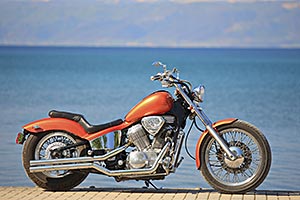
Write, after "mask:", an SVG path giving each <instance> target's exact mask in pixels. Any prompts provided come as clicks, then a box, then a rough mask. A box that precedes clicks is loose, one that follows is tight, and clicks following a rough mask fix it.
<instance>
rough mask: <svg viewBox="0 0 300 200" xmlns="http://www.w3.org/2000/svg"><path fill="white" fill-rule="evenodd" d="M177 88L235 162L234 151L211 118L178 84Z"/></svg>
mask: <svg viewBox="0 0 300 200" xmlns="http://www.w3.org/2000/svg"><path fill="white" fill-rule="evenodd" d="M176 88H177V90H178V91H179V93H180V94H181V95H182V97H183V98H184V100H185V101H186V102H187V103H188V104H189V105H190V106H191V107H192V111H194V112H195V113H196V115H197V116H198V118H199V119H200V120H201V122H202V123H203V124H204V126H205V127H206V129H207V130H208V132H209V133H210V134H211V136H212V137H213V138H215V139H216V141H217V142H218V143H219V144H220V146H221V147H222V149H223V150H224V151H225V152H226V154H227V155H228V156H229V158H230V159H231V160H235V159H236V156H235V155H234V154H233V153H232V151H231V150H230V149H229V147H228V145H227V144H226V142H225V141H224V139H223V137H221V136H220V135H219V134H218V133H217V132H216V131H215V129H214V128H213V127H212V122H211V121H210V120H209V118H208V117H207V116H206V115H205V113H204V111H203V110H202V109H201V108H200V109H198V108H197V106H196V105H195V104H194V103H193V102H192V100H191V99H190V98H189V97H188V96H187V95H186V93H185V92H184V91H183V89H182V88H181V87H180V86H179V85H177V84H176Z"/></svg>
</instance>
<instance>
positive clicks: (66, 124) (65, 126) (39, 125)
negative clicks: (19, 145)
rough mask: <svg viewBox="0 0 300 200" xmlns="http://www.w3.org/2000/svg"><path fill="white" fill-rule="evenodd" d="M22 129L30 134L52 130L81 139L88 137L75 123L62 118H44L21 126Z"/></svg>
mask: <svg viewBox="0 0 300 200" xmlns="http://www.w3.org/2000/svg"><path fill="white" fill-rule="evenodd" d="M23 129H24V130H26V131H28V132H30V133H31V134H37V133H41V132H46V131H52V130H61V131H67V132H69V133H72V134H74V135H77V136H79V137H81V138H85V137H87V136H88V133H87V132H85V130H84V129H83V127H82V126H80V124H78V123H77V122H74V121H72V120H69V119H64V118H44V119H40V120H37V121H34V122H31V123H29V124H26V125H25V126H23Z"/></svg>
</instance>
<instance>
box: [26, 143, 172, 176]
mask: <svg viewBox="0 0 300 200" xmlns="http://www.w3.org/2000/svg"><path fill="white" fill-rule="evenodd" d="M169 147H170V143H167V144H166V145H165V146H164V148H163V149H162V150H161V152H160V153H159V155H158V157H157V159H156V161H155V162H154V164H153V166H152V167H151V168H144V169H130V170H108V169H106V168H104V167H102V166H101V165H99V164H98V163H97V162H91V161H87V162H85V163H73V164H70V163H67V164H62V165H45V166H30V168H29V170H30V172H31V173H36V172H47V171H56V170H75V169H95V170H97V171H98V172H100V173H103V174H105V175H107V176H131V175H147V174H152V173H154V172H155V171H156V170H157V168H158V166H159V164H160V163H161V160H162V159H163V157H164V156H165V155H166V153H167V151H168V149H169ZM59 160H60V159H59ZM83 160H84V159H83ZM86 160H87V159H86ZM44 162H45V161H44ZM52 163H53V162H52V161H51V164H52ZM35 164H36V163H35Z"/></svg>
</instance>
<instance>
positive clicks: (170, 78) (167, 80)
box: [150, 62, 192, 92]
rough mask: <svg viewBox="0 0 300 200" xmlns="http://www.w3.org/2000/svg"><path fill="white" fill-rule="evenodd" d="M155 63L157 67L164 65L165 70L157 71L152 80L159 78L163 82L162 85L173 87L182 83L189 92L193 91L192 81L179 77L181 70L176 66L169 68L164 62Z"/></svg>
mask: <svg viewBox="0 0 300 200" xmlns="http://www.w3.org/2000/svg"><path fill="white" fill-rule="evenodd" d="M153 65H154V66H156V67H160V66H161V67H163V69H164V72H163V73H157V74H156V75H154V76H151V77H150V80H151V81H156V80H159V81H160V82H161V84H162V87H172V86H174V84H181V85H183V86H186V88H187V89H188V91H189V92H190V91H191V89H192V85H191V83H190V82H188V81H186V80H181V79H179V71H178V70H177V69H176V68H173V69H172V70H168V69H167V66H166V65H165V64H162V63H161V62H154V63H153ZM175 73H177V77H175V76H174V74H175Z"/></svg>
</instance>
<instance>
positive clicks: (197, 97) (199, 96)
mask: <svg viewBox="0 0 300 200" xmlns="http://www.w3.org/2000/svg"><path fill="white" fill-rule="evenodd" d="M204 92H205V87H204V85H199V86H198V87H195V88H194V89H193V98H194V101H196V102H203V96H204Z"/></svg>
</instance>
